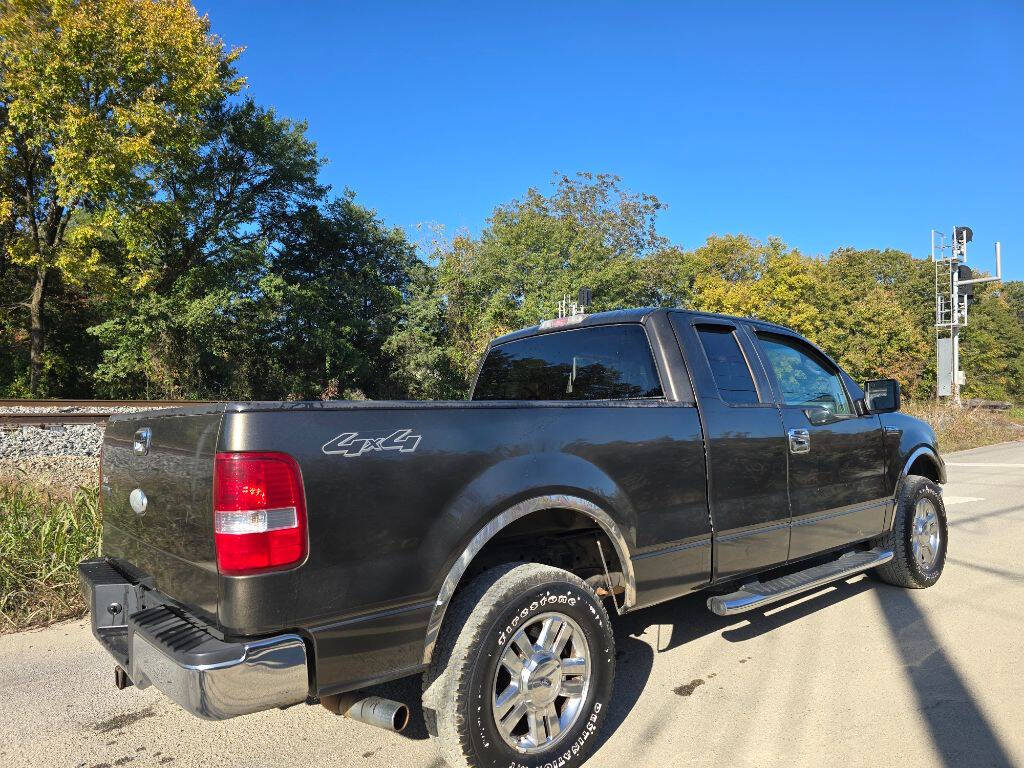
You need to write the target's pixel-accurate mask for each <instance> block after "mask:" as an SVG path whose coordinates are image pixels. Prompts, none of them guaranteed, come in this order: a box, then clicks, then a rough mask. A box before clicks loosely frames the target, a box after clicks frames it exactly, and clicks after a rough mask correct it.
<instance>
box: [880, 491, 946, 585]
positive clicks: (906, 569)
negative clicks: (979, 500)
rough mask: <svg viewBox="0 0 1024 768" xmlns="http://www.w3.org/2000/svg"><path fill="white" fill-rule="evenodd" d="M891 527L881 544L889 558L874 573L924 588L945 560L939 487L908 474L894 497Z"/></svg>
mask: <svg viewBox="0 0 1024 768" xmlns="http://www.w3.org/2000/svg"><path fill="white" fill-rule="evenodd" d="M893 514H894V515H895V519H894V520H893V526H892V530H891V531H889V533H887V534H886V535H885V536H883V537H882V540H881V545H882V546H883V547H885V548H886V549H891V550H892V551H893V558H892V560H890V561H889V562H888V563H886V564H885V565H881V566H879V567H878V568H877V569H876V573H877V574H878V577H879V578H880V579H881V580H882V581H884V582H887V583H889V584H893V585H895V586H897V587H906V588H907V589H924V588H925V587H930V586H931V585H932V584H934V583H935V582H937V581H938V580H939V577H940V576H941V575H942V568H943V566H944V565H945V563H946V542H947V539H948V528H947V525H946V507H945V505H944V504H943V503H942V491H941V490H940V489H939V487H938V486H937V485H936V484H935V483H933V482H932V481H931V480H929V479H928V478H927V477H920V476H919V475H908V476H907V477H906V478H905V479H904V480H903V485H902V486H901V487H900V492H899V495H898V496H897V498H896V509H895V510H893Z"/></svg>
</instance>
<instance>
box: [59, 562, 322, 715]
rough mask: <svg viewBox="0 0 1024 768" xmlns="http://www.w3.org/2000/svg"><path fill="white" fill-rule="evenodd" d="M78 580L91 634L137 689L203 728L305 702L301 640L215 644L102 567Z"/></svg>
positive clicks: (90, 565)
mask: <svg viewBox="0 0 1024 768" xmlns="http://www.w3.org/2000/svg"><path fill="white" fill-rule="evenodd" d="M79 575H80V577H81V579H82V585H83V588H84V590H85V593H86V598H87V599H88V601H89V607H90V611H91V616H92V629H93V634H94V635H95V636H96V638H97V639H98V640H99V641H100V643H101V644H102V645H103V646H104V647H105V648H106V649H107V651H108V652H109V653H110V654H111V655H112V656H113V657H114V660H115V661H116V662H117V664H118V666H120V667H121V668H122V669H123V670H124V671H125V672H126V673H127V674H128V676H129V677H130V678H131V680H132V682H133V683H134V684H135V685H136V686H138V687H139V688H146V687H148V686H149V685H153V686H154V687H156V688H157V689H158V690H159V691H161V692H162V693H163V694H164V695H166V696H167V697H168V698H170V699H172V700H173V701H175V702H177V703H178V704H179V705H180V706H181V707H182V708H184V709H186V710H188V711H189V712H191V713H192V714H194V715H196V716H197V717H201V718H204V719H207V720H226V719H227V718H230V717H236V716H238V715H246V714H250V713H252V712H259V711H261V710H264V709H273V708H276V707H285V706H290V705H292V704H298V703H301V702H303V701H306V700H307V698H308V696H309V673H308V670H307V663H308V660H307V657H306V644H305V642H304V641H303V639H302V638H301V637H300V636H299V635H296V634H282V635H277V636H274V637H266V638H260V639H254V640H248V641H243V642H230V641H225V640H220V639H218V638H217V637H215V636H214V635H213V634H211V633H210V632H209V630H208V629H207V627H206V625H205V624H204V623H203V622H202V621H201V620H200V619H198V618H197V617H195V616H190V615H189V614H187V613H185V612H183V611H182V610H180V609H178V608H172V607H169V606H167V605H164V604H162V603H160V602H157V601H155V600H154V599H153V597H154V596H153V595H152V594H147V593H151V592H152V591H151V590H148V589H146V588H145V587H143V586H141V585H139V584H135V583H133V582H131V581H130V580H128V579H127V578H125V577H124V576H123V575H122V574H121V573H120V572H119V571H118V570H117V569H116V568H114V567H113V565H112V564H111V563H110V562H109V561H107V560H105V559H99V560H87V561H85V562H83V563H81V564H80V565H79ZM115 606H119V608H116V607H115Z"/></svg>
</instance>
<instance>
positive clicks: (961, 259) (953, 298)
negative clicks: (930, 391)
mask: <svg viewBox="0 0 1024 768" xmlns="http://www.w3.org/2000/svg"><path fill="white" fill-rule="evenodd" d="M973 239H974V232H973V231H971V228H970V227H953V238H952V242H948V241H947V240H946V235H945V234H943V233H942V232H938V231H936V230H934V229H933V230H932V257H931V258H932V261H933V262H934V264H935V348H936V354H937V362H938V365H937V366H936V376H937V379H938V381H937V387H936V390H935V392H936V397H952V398H953V402H954V403H956V404H957V405H960V387H961V386H962V385H963V384H964V383H965V382H966V380H965V378H964V374H963V371H961V370H960V329H961V328H963V327H964V326H966V325H967V307H968V306H969V305H970V302H971V299H972V298H974V286H975V285H976V284H978V283H991V282H995V281H998V280H1001V279H1002V256H1001V253H1000V246H999V243H998V242H997V243H996V274H995V276H994V277H974V273H973V272H971V268H970V267H968V266H967V244H968V243H969V242H971V240H973Z"/></svg>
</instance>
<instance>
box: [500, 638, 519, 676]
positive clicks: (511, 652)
mask: <svg viewBox="0 0 1024 768" xmlns="http://www.w3.org/2000/svg"><path fill="white" fill-rule="evenodd" d="M501 663H502V665H504V667H505V669H507V670H508V671H509V674H510V675H512V677H513V678H517V677H519V673H520V672H522V671H523V659H522V658H521V657H520V656H519V654H517V653H516V650H515V642H514V641H513V642H511V643H509V646H508V648H506V649H505V652H504V653H503V654H501Z"/></svg>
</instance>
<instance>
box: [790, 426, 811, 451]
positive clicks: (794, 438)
mask: <svg viewBox="0 0 1024 768" xmlns="http://www.w3.org/2000/svg"><path fill="white" fill-rule="evenodd" d="M786 435H787V436H788V437H789V452H790V453H810V452H811V433H810V432H808V431H807V430H806V429H791V430H789V431H787V432H786Z"/></svg>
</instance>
